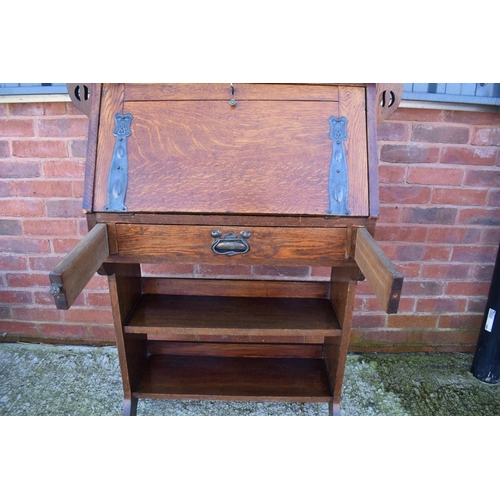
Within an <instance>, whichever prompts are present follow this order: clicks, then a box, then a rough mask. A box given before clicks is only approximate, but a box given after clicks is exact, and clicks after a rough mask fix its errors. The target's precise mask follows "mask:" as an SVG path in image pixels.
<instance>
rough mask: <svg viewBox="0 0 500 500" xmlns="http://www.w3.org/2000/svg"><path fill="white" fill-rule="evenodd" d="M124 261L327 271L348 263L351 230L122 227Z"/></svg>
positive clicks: (119, 230)
mask: <svg viewBox="0 0 500 500" xmlns="http://www.w3.org/2000/svg"><path fill="white" fill-rule="evenodd" d="M116 237H117V246H118V254H119V257H118V259H119V260H126V261H130V262H132V261H133V262H153V263H154V262H165V261H169V262H172V263H174V262H175V263H189V264H196V263H207V264H219V265H220V264H231V265H232V264H235V265H236V264H237V265H309V266H328V265H332V264H333V263H334V262H335V261H338V260H343V259H345V252H346V243H347V229H346V228H282V227H248V226H241V227H240V226H222V227H210V226H168V225H145V224H117V225H116Z"/></svg>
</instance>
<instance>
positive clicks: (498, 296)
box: [471, 247, 500, 384]
mask: <svg viewBox="0 0 500 500" xmlns="http://www.w3.org/2000/svg"><path fill="white" fill-rule="evenodd" d="M471 371H472V374H473V375H474V377H476V378H478V379H479V380H481V381H483V382H487V383H488V384H496V383H498V381H499V380H500V247H499V249H498V253H497V259H496V262H495V269H494V271H493V278H492V279H491V285H490V291H489V294H488V301H487V302H486V309H485V311H484V317H483V322H482V323H481V330H480V331H479V338H478V340H477V345H476V352H475V354H474V359H473V361H472V369H471Z"/></svg>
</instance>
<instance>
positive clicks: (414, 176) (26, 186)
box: [0, 103, 500, 351]
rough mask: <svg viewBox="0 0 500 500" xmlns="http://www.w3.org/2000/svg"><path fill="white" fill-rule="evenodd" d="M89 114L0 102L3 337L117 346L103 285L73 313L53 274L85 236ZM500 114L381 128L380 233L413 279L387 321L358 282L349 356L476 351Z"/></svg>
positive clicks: (495, 213)
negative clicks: (59, 298)
mask: <svg viewBox="0 0 500 500" xmlns="http://www.w3.org/2000/svg"><path fill="white" fill-rule="evenodd" d="M87 126H88V120H87V118H86V117H85V116H84V115H82V114H81V113H80V112H79V111H78V110H77V109H76V108H75V107H74V106H73V104H71V103H45V104H42V103H36V104H28V103H26V104H0V340H4V341H9V340H10V341H12V340H37V341H65V342H84V343H102V342H110V343H111V342H113V330H112V326H111V322H112V319H111V312H110V307H109V298H108V294H107V279H106V278H105V277H102V276H95V277H94V278H93V279H92V281H91V282H90V283H89V285H88V286H87V287H86V288H85V290H84V291H83V292H82V294H81V295H80V297H79V298H78V299H77V301H76V303H75V304H74V306H73V307H72V308H71V309H70V310H69V311H58V310H57V309H56V308H55V306H54V305H53V299H52V297H51V296H50V295H49V293H48V287H49V281H48V273H49V271H50V270H51V269H52V268H53V267H54V266H55V265H56V264H57V263H58V262H59V261H60V260H61V259H62V258H63V257H64V256H65V255H66V253H67V252H68V251H69V250H70V249H71V248H72V247H73V246H74V245H75V244H76V243H77V242H78V241H79V240H80V239H81V238H82V236H83V235H84V234H85V233H86V231H87V229H86V220H85V218H84V216H83V214H82V211H81V197H82V189H83V172H84V156H85V146H86V135H87ZM499 146H500V113H499V114H496V113H480V112H465V111H460V112H459V111H444V110H412V109H408V108H406V109H405V108H401V109H399V110H398V111H397V112H396V114H395V116H393V117H392V118H391V120H390V121H388V122H386V123H384V124H382V125H381V127H380V129H379V152H380V158H381V161H380V168H379V175H380V200H381V210H380V219H379V222H378V224H377V230H376V234H375V237H376V239H377V240H378V241H379V243H380V245H381V246H382V248H383V249H384V250H385V252H386V253H387V254H388V256H389V257H390V258H391V259H392V260H393V261H394V263H395V264H396V266H397V267H398V268H399V269H400V271H401V272H402V273H403V275H404V276H405V284H404V287H403V293H402V299H401V304H400V312H399V314H398V315H394V316H387V315H385V314H384V313H383V312H382V311H381V310H380V308H379V306H378V304H377V301H376V299H375V297H374V296H373V295H372V292H371V289H370V286H369V285H368V284H367V283H359V285H358V295H357V299H356V310H355V317H354V330H353V335H352V341H351V350H377V351H382V350H385V351H387V350H394V349H397V350H471V349H473V348H474V345H475V341H476V337H477V333H478V329H479V326H480V322H481V319H482V315H483V310H484V306H485V302H486V297H487V294H488V289H489V283H490V279H491V275H492V272H493V264H494V261H495V256H496V251H497V248H498V243H499V240H500V208H499V207H500V153H499V150H500V148H499ZM144 271H145V272H146V273H152V272H161V273H162V274H166V275H184V276H214V275H216V276H221V275H229V276H232V277H236V276H240V275H241V276H243V277H255V278H259V277H268V278H269V277H271V278H272V277H280V278H299V279H304V278H309V277H310V276H313V277H315V278H317V279H325V278H326V277H327V275H328V272H327V270H326V269H310V268H289V269H286V268H270V267H262V266H255V267H248V268H243V269H239V268H235V267H232V266H223V267H214V266H178V267H175V268H174V267H172V266H156V267H153V266H144Z"/></svg>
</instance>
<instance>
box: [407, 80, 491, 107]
mask: <svg viewBox="0 0 500 500" xmlns="http://www.w3.org/2000/svg"><path fill="white" fill-rule="evenodd" d="M403 99H407V100H412V101H434V102H449V103H459V104H484V105H489V106H500V84H499V83H405V85H404V88H403Z"/></svg>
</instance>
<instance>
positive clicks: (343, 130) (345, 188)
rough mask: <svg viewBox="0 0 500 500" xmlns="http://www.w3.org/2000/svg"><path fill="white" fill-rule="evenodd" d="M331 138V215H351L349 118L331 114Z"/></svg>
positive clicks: (329, 186)
mask: <svg viewBox="0 0 500 500" xmlns="http://www.w3.org/2000/svg"><path fill="white" fill-rule="evenodd" d="M329 121H330V136H329V137H330V139H332V140H333V148H332V159H331V161H330V177H329V181H328V191H329V194H330V209H329V210H328V213H329V214H331V215H349V214H350V213H351V212H350V210H349V209H348V207H347V198H348V195H349V178H348V173H347V161H346V157H345V149H344V141H345V140H346V139H347V118H345V117H344V116H342V117H340V118H339V117H335V116H331V117H330V119H329Z"/></svg>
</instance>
